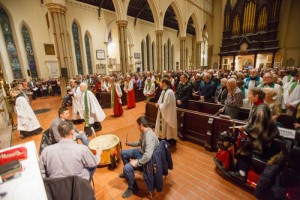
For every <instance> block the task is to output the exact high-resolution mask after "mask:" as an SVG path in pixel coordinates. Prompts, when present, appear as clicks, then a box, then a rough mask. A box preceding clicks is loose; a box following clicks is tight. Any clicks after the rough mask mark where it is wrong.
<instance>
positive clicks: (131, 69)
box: [129, 44, 135, 72]
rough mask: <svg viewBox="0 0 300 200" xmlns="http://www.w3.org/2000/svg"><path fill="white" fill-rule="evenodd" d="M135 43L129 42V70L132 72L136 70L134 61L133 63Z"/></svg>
mask: <svg viewBox="0 0 300 200" xmlns="http://www.w3.org/2000/svg"><path fill="white" fill-rule="evenodd" d="M133 46H134V45H133V44H129V70H130V71H131V72H135V70H134V66H133V63H132V58H133V56H132V48H133Z"/></svg>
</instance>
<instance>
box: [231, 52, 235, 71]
mask: <svg viewBox="0 0 300 200" xmlns="http://www.w3.org/2000/svg"><path fill="white" fill-rule="evenodd" d="M235 58H236V55H235V54H234V55H233V62H232V67H233V70H235Z"/></svg>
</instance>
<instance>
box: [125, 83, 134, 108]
mask: <svg viewBox="0 0 300 200" xmlns="http://www.w3.org/2000/svg"><path fill="white" fill-rule="evenodd" d="M124 92H125V93H127V108H128V109H130V108H134V107H135V93H134V88H133V81H132V80H130V81H126V82H125V83H124Z"/></svg>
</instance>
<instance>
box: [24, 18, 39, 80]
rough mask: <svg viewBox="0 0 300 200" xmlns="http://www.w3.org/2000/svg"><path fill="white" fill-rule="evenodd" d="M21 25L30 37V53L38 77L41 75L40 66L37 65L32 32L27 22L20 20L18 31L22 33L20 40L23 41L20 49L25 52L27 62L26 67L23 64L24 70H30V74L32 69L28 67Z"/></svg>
mask: <svg viewBox="0 0 300 200" xmlns="http://www.w3.org/2000/svg"><path fill="white" fill-rule="evenodd" d="M23 27H25V28H26V29H27V31H28V34H29V38H30V43H31V48H32V51H33V52H32V53H33V57H34V65H35V70H36V73H37V77H40V75H41V71H40V68H39V65H38V63H39V62H38V57H37V56H36V50H35V45H34V40H33V39H34V37H33V34H32V30H31V28H30V26H29V25H28V23H27V22H25V21H24V20H22V21H21V23H20V25H19V31H20V33H22V34H21V35H22V40H23V42H22V43H21V44H22V50H23V52H24V53H25V54H26V58H27V59H26V61H25V63H26V64H27V67H25V66H24V70H25V71H26V70H30V72H31V74H32V70H31V69H30V64H29V62H28V55H27V51H26V46H25V44H24V43H25V41H24V36H23ZM31 77H32V76H31Z"/></svg>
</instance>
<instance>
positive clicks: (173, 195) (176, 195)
mask: <svg viewBox="0 0 300 200" xmlns="http://www.w3.org/2000/svg"><path fill="white" fill-rule="evenodd" d="M31 105H32V108H33V109H34V110H38V109H50V111H48V112H45V113H42V114H37V117H38V119H39V121H40V123H41V125H42V128H43V129H44V130H46V129H47V128H49V126H50V124H51V122H52V121H53V119H54V118H55V117H56V116H57V110H58V108H59V107H60V105H61V100H60V97H47V98H39V99H37V100H34V101H33V102H32V104H31ZM124 109H125V107H124ZM70 110H71V109H70ZM104 111H105V113H106V115H107V118H106V119H105V120H104V121H103V123H102V126H103V129H102V131H100V132H97V135H102V134H107V133H112V134H115V135H117V136H118V137H119V138H120V140H121V141H122V142H123V143H125V138H126V135H127V133H128V140H129V141H135V140H137V139H138V137H139V133H138V131H137V128H136V122H135V120H136V118H137V117H138V116H140V115H143V114H144V113H145V102H140V103H137V107H136V108H134V109H131V110H124V115H123V116H121V117H119V118H114V117H111V115H112V111H111V110H110V109H104ZM77 127H78V128H79V129H80V130H82V127H83V125H79V126H77ZM92 138H93V137H91V138H90V139H92ZM40 139H41V134H40V135H36V136H32V137H30V138H26V139H19V133H18V131H15V133H14V136H13V145H16V144H21V143H24V142H27V141H31V140H34V141H35V144H36V147H37V150H39V145H40ZM127 148H128V147H126V146H125V145H123V149H127ZM213 155H214V153H211V152H207V151H205V149H204V148H203V147H201V146H198V145H195V144H193V143H190V142H185V141H178V143H177V147H176V149H174V150H172V157H173V162H174V169H173V170H171V171H169V172H170V174H169V176H167V177H166V178H165V179H164V189H163V192H161V193H158V192H156V193H155V197H154V199H159V200H160V199H169V200H176V199H191V200H192V199H195V200H196V199H197V200H200V199H222V200H223V199H247V200H249V199H255V198H254V197H253V195H252V194H250V193H248V192H246V191H244V190H243V189H241V188H239V187H238V186H236V185H234V184H232V183H230V182H228V181H227V180H225V179H223V178H222V177H221V176H220V175H219V174H218V173H217V171H216V169H215V164H214V162H213V160H212V158H213ZM122 169H123V166H122V163H121V162H120V163H119V165H118V166H117V168H116V169H114V170H108V168H107V167H102V168H98V169H97V170H96V173H95V175H94V180H95V187H94V189H95V194H96V198H97V199H101V200H116V199H122V193H123V191H125V190H126V188H127V184H126V182H125V180H124V179H120V178H118V175H119V174H120V173H121V172H122ZM136 179H137V183H138V185H139V188H140V190H139V191H138V193H137V194H135V195H133V196H132V197H131V198H130V199H148V198H149V197H148V192H147V189H146V186H145V184H144V182H143V179H142V174H140V173H139V172H137V173H136Z"/></svg>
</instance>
